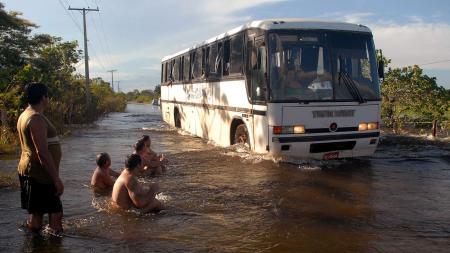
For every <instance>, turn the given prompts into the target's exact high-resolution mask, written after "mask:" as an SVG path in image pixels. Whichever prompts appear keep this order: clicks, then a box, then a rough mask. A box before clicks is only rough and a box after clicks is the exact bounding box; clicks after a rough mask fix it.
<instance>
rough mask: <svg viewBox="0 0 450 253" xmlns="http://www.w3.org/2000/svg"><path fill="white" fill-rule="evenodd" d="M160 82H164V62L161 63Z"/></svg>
mask: <svg viewBox="0 0 450 253" xmlns="http://www.w3.org/2000/svg"><path fill="white" fill-rule="evenodd" d="M161 83H164V63H162V64H161Z"/></svg>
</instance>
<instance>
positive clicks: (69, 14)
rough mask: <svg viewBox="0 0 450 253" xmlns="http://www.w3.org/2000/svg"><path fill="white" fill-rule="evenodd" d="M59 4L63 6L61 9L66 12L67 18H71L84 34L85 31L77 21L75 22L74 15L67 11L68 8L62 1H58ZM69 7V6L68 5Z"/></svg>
mask: <svg viewBox="0 0 450 253" xmlns="http://www.w3.org/2000/svg"><path fill="white" fill-rule="evenodd" d="M58 2H59V4H60V5H61V7H62V8H63V9H64V11H65V12H66V14H67V16H69V18H70V19H72V22H73V23H74V24H75V26H76V27H77V28H78V30H79V31H80V32H81V33H83V30H82V29H81V27H80V25H79V24H78V23H77V21H76V20H75V18H74V17H73V16H72V14H71V13H70V12H69V11H68V10H67V9H66V8H67V7H66V6H65V5H64V4H63V2H61V0H58ZM67 6H69V5H67Z"/></svg>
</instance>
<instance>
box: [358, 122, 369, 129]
mask: <svg viewBox="0 0 450 253" xmlns="http://www.w3.org/2000/svg"><path fill="white" fill-rule="evenodd" d="M366 130H367V123H359V126H358V131H366Z"/></svg>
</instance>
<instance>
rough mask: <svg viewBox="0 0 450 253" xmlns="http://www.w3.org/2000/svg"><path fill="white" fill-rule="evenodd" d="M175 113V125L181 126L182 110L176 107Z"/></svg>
mask: <svg viewBox="0 0 450 253" xmlns="http://www.w3.org/2000/svg"><path fill="white" fill-rule="evenodd" d="M173 114H174V115H173V118H174V121H175V127H176V128H181V117H180V112H179V111H178V108H175V112H174V113H173Z"/></svg>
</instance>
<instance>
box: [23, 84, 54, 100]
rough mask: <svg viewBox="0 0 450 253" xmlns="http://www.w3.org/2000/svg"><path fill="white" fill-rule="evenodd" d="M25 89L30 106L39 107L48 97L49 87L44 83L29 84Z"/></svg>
mask: <svg viewBox="0 0 450 253" xmlns="http://www.w3.org/2000/svg"><path fill="white" fill-rule="evenodd" d="M25 89H26V90H25V95H26V96H25V97H26V100H27V103H28V104H30V105H37V104H39V103H40V102H41V100H42V99H43V98H44V97H48V88H47V85H45V84H43V83H29V84H27V86H26V88H25Z"/></svg>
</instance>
